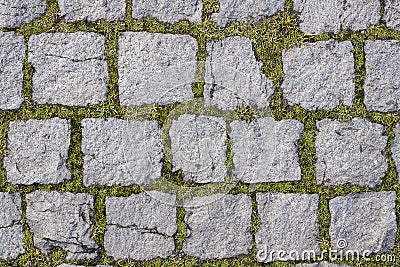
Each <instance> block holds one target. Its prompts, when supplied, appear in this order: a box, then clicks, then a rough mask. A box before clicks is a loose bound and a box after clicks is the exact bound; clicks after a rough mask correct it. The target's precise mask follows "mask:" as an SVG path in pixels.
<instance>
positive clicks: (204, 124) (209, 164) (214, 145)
mask: <svg viewBox="0 0 400 267" xmlns="http://www.w3.org/2000/svg"><path fill="white" fill-rule="evenodd" d="M169 135H170V138H171V152H172V165H173V166H174V169H173V170H174V171H176V170H179V169H181V170H182V171H183V173H184V174H185V177H184V179H185V181H193V182H196V183H210V182H223V181H224V180H225V178H226V174H227V173H226V171H227V168H226V166H225V160H226V144H225V142H226V123H225V121H224V119H223V118H220V117H214V116H205V115H195V114H184V115H182V116H180V117H179V118H178V120H175V121H173V123H172V126H171V129H170V130H169Z"/></svg>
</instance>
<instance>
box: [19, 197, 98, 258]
mask: <svg viewBox="0 0 400 267" xmlns="http://www.w3.org/2000/svg"><path fill="white" fill-rule="evenodd" d="M26 203H27V207H26V216H27V223H28V225H29V229H30V231H31V232H32V234H33V242H34V244H35V247H37V248H38V249H40V250H41V251H42V252H43V253H44V254H46V255H48V254H49V253H50V252H51V251H52V250H53V249H55V248H61V249H63V250H64V251H66V253H67V257H66V259H67V260H82V259H93V258H95V257H96V256H97V249H98V248H99V246H98V245H97V244H96V242H95V241H94V240H93V239H92V233H93V226H92V220H93V197H92V196H91V195H88V194H83V193H80V194H72V193H60V192H57V191H50V192H47V191H34V192H33V193H30V194H27V195H26Z"/></svg>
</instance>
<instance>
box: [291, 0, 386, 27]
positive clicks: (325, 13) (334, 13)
mask: <svg viewBox="0 0 400 267" xmlns="http://www.w3.org/2000/svg"><path fill="white" fill-rule="evenodd" d="M293 10H294V11H295V12H296V13H298V14H299V15H298V16H299V20H300V29H301V30H302V31H303V32H304V33H306V34H322V33H325V32H333V33H339V32H340V31H343V30H351V31H360V30H364V29H367V28H368V27H369V26H371V25H377V24H378V23H379V19H380V17H381V16H380V1H379V0H352V1H347V0H294V1H293Z"/></svg>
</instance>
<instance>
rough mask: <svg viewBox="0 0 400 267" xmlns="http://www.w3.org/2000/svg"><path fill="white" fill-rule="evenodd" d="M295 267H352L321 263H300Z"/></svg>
mask: <svg viewBox="0 0 400 267" xmlns="http://www.w3.org/2000/svg"><path fill="white" fill-rule="evenodd" d="M294 267H351V266H349V265H343V264H334V263H330V262H326V261H321V262H316V263H299V264H296V265H295V266H294Z"/></svg>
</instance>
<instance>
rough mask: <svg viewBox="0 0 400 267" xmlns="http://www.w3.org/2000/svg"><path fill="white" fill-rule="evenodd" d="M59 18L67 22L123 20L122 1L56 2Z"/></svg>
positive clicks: (62, 0) (80, 0)
mask: <svg viewBox="0 0 400 267" xmlns="http://www.w3.org/2000/svg"><path fill="white" fill-rule="evenodd" d="M58 6H59V7H60V12H61V14H60V15H61V17H62V18H63V19H64V20H65V21H67V22H72V21H77V20H84V21H96V20H100V19H104V20H123V19H124V17H125V1H124V0H94V1H93V0H73V1H68V0H58Z"/></svg>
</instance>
